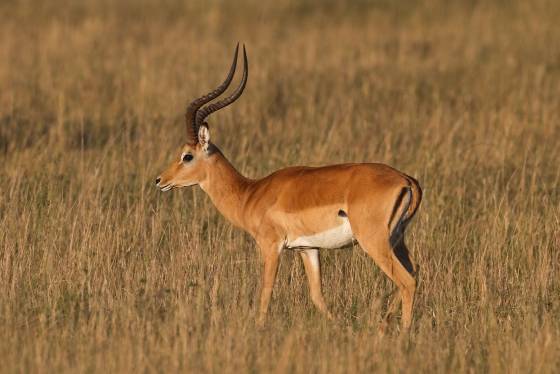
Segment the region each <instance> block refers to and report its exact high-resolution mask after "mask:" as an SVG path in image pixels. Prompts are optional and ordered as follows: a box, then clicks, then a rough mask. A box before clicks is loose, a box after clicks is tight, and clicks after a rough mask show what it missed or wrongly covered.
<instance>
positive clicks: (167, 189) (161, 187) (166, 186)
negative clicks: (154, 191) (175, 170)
mask: <svg viewBox="0 0 560 374" xmlns="http://www.w3.org/2000/svg"><path fill="white" fill-rule="evenodd" d="M172 188H173V185H172V184H171V183H169V184H166V185H165V186H160V187H159V189H160V190H162V191H163V192H165V191H169V190H170V189H172Z"/></svg>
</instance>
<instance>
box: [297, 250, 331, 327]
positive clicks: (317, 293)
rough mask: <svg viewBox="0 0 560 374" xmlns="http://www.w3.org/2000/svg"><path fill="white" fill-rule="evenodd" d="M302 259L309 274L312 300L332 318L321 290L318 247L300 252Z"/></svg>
mask: <svg viewBox="0 0 560 374" xmlns="http://www.w3.org/2000/svg"><path fill="white" fill-rule="evenodd" d="M300 255H301V259H302V260H303V265H304V267H305V273H306V274H307V280H308V281H309V294H310V296H311V301H313V304H315V306H316V307H317V309H319V311H320V312H321V313H323V314H325V315H326V316H327V317H328V318H329V319H332V316H331V314H330V313H329V310H328V308H327V304H326V303H325V299H324V298H323V292H322V291H321V267H320V264H319V251H318V250H317V249H306V250H305V251H302V252H300Z"/></svg>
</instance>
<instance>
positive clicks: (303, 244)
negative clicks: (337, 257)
mask: <svg viewBox="0 0 560 374" xmlns="http://www.w3.org/2000/svg"><path fill="white" fill-rule="evenodd" d="M342 220H343V223H342V225H340V226H337V227H334V228H332V229H329V230H326V231H323V232H319V233H317V234H313V235H308V236H301V237H299V238H296V239H294V240H291V241H290V240H289V241H288V242H287V243H286V247H287V248H325V249H335V248H341V247H344V246H346V245H348V244H350V243H352V239H353V235H352V228H351V227H350V221H348V218H342Z"/></svg>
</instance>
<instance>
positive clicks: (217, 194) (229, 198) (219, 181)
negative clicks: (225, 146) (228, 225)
mask: <svg viewBox="0 0 560 374" xmlns="http://www.w3.org/2000/svg"><path fill="white" fill-rule="evenodd" d="M208 166H209V168H208V171H207V178H206V180H205V181H204V182H202V183H200V187H201V188H202V189H203V190H204V191H205V192H206V193H207V194H208V196H210V199H211V200H212V203H214V205H215V206H216V208H217V209H218V210H219V211H220V213H222V215H223V216H224V217H225V218H226V219H228V220H229V221H231V222H232V223H233V224H234V225H235V226H238V227H243V216H242V215H241V212H243V203H244V201H245V194H246V192H247V188H248V186H249V185H250V184H251V180H250V179H248V178H245V177H244V176H243V175H241V174H240V173H239V172H238V171H237V170H236V169H235V168H234V167H233V165H232V164H231V163H230V162H229V161H228V160H227V159H226V158H225V157H224V155H223V154H222V153H221V152H220V151H219V150H216V153H215V154H214V155H212V159H211V160H210V163H209V165H208Z"/></svg>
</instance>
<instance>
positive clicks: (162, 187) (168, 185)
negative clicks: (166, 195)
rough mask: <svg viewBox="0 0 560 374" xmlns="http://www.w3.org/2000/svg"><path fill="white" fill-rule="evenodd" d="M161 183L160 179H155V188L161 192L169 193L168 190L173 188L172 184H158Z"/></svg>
mask: <svg viewBox="0 0 560 374" xmlns="http://www.w3.org/2000/svg"><path fill="white" fill-rule="evenodd" d="M160 183H161V177H157V178H156V187H158V188H159V189H160V190H162V191H169V190H170V189H172V188H173V184H172V183H166V184H163V185H162V184H160Z"/></svg>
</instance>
